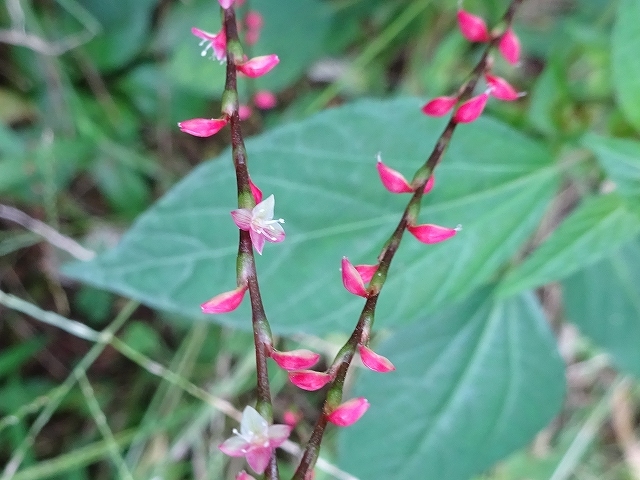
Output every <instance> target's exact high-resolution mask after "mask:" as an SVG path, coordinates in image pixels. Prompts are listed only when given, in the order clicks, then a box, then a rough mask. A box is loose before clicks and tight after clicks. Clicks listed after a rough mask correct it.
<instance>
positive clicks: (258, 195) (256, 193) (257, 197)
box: [249, 177, 262, 204]
mask: <svg viewBox="0 0 640 480" xmlns="http://www.w3.org/2000/svg"><path fill="white" fill-rule="evenodd" d="M249 188H251V195H253V200H254V201H255V202H256V204H258V203H260V202H261V201H262V190H260V189H259V188H258V186H257V185H256V184H255V183H253V180H251V177H249Z"/></svg>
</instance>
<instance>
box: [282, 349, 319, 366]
mask: <svg viewBox="0 0 640 480" xmlns="http://www.w3.org/2000/svg"><path fill="white" fill-rule="evenodd" d="M271 358H273V360H274V361H275V362H276V363H277V364H278V366H279V367H280V368H282V369H283V370H302V369H305V368H311V367H313V366H314V365H315V364H316V363H318V360H320V355H319V354H318V353H315V352H312V351H311V350H291V351H290V352H279V351H278V350H276V349H273V351H272V352H271Z"/></svg>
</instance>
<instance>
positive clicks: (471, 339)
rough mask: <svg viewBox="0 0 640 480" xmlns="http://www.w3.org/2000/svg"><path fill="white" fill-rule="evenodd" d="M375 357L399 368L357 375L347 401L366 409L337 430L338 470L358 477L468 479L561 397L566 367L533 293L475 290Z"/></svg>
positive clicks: (537, 423)
mask: <svg viewBox="0 0 640 480" xmlns="http://www.w3.org/2000/svg"><path fill="white" fill-rule="evenodd" d="M379 353H381V354H382V355H385V356H387V357H388V358H389V359H390V360H391V361H392V362H393V363H394V364H395V366H396V371H395V372H392V373H389V374H385V377H384V379H381V378H380V374H378V373H374V372H369V371H364V372H363V374H362V377H363V378H361V379H360V381H359V382H358V384H357V385H358V386H357V388H356V392H354V394H353V395H354V396H360V395H362V396H365V397H366V398H367V399H368V400H369V402H370V403H371V407H370V409H369V411H368V412H367V414H366V415H365V416H364V417H363V418H362V419H361V420H359V421H358V423H356V424H355V425H353V426H351V427H349V428H346V429H344V430H341V437H340V438H341V445H340V447H339V451H340V452H341V453H342V454H343V456H342V457H341V462H340V466H341V467H342V468H344V469H345V470H346V471H348V472H350V473H352V474H354V475H356V476H357V477H358V478H366V479H367V480H377V479H380V480H382V479H385V480H386V479H389V478H403V479H405V478H421V479H422V478H424V479H446V480H458V479H459V480H466V479H467V478H469V477H470V476H471V475H473V474H475V473H479V472H481V471H483V470H485V469H486V468H488V467H489V466H491V464H492V463H493V462H495V461H496V460H498V459H500V458H502V457H504V456H505V455H507V454H508V453H510V452H511V451H513V450H516V449H518V448H520V447H522V446H523V445H525V444H526V443H527V442H528V441H529V440H531V438H532V437H533V435H534V434H535V433H536V432H537V431H538V430H539V429H541V428H542V427H543V426H544V425H546V423H547V422H549V420H550V419H551V418H552V417H553V416H554V415H555V414H556V413H557V411H558V410H559V408H560V406H561V404H562V400H563V397H564V391H565V382H564V364H563V362H562V359H561V358H560V356H559V355H558V352H557V349H556V342H555V339H554V337H553V335H552V333H551V332H550V330H549V327H548V325H547V322H546V319H545V317H544V314H543V313H542V311H541V309H540V306H539V305H538V303H537V302H536V300H535V299H534V297H533V296H532V295H530V294H525V295H521V296H517V297H512V298H510V299H507V300H504V301H499V300H498V301H496V300H494V299H493V297H492V292H491V290H490V289H488V288H485V289H482V290H480V291H478V292H476V293H475V294H474V295H472V296H471V297H470V298H468V299H467V300H465V301H464V302H462V303H460V304H458V305H456V306H454V307H451V308H449V309H447V310H446V311H444V312H441V313H438V314H436V315H431V316H428V317H425V318H423V319H422V320H421V321H420V322H418V323H416V324H414V325H412V326H410V327H405V328H404V329H402V330H400V331H398V332H397V333H396V334H395V335H393V336H392V337H391V338H389V339H387V340H386V341H385V342H384V344H383V345H381V347H380V349H379ZM350 396H351V395H350Z"/></svg>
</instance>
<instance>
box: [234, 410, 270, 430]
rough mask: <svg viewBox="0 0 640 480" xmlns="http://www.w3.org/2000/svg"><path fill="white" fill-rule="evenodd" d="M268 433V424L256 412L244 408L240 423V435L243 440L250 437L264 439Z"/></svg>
mask: <svg viewBox="0 0 640 480" xmlns="http://www.w3.org/2000/svg"><path fill="white" fill-rule="evenodd" d="M268 431H269V424H268V423H267V421H266V420H265V419H264V418H262V415H260V414H259V413H258V411H257V410H256V409H255V408H253V407H250V406H248V405H247V406H246V407H244V410H243V412H242V421H241V422H240V433H241V434H242V436H243V437H245V438H251V437H252V436H259V437H266V436H267V432H268Z"/></svg>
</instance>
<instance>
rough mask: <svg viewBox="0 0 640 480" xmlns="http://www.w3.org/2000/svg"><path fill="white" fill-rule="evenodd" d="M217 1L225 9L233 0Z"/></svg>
mask: <svg viewBox="0 0 640 480" xmlns="http://www.w3.org/2000/svg"><path fill="white" fill-rule="evenodd" d="M218 2H219V3H220V6H221V7H222V8H224V9H225V10H226V9H227V8H230V7H231V5H233V0H218Z"/></svg>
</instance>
